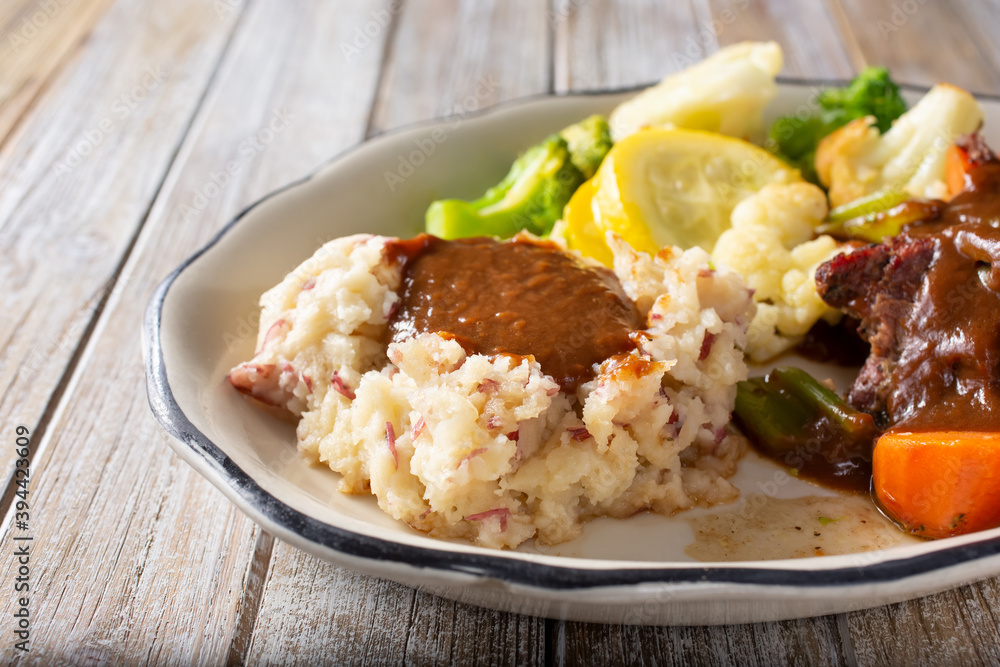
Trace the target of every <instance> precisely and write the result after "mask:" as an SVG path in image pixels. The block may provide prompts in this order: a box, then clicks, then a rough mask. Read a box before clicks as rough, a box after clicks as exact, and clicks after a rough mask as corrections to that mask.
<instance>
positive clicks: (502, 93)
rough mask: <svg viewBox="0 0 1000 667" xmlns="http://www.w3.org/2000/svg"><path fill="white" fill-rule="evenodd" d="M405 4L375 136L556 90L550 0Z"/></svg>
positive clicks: (373, 128) (424, 0)
mask: <svg viewBox="0 0 1000 667" xmlns="http://www.w3.org/2000/svg"><path fill="white" fill-rule="evenodd" d="M401 7H402V12H401V14H400V17H399V19H400V22H399V28H398V29H397V30H398V32H397V34H396V35H395V39H394V40H393V43H392V45H391V47H390V48H391V54H390V55H391V57H390V58H389V60H388V62H387V64H386V70H385V73H384V76H383V80H382V86H381V88H380V90H379V104H378V107H377V108H376V110H375V112H374V114H373V116H372V126H371V131H372V132H373V133H375V132H381V131H383V130H386V129H389V128H392V127H398V126H400V125H405V124H407V123H414V122H417V121H420V120H426V119H428V118H436V117H440V116H447V115H451V114H461V113H468V112H471V111H475V110H476V109H482V108H485V107H488V106H491V105H493V104H495V103H496V102H498V101H501V100H510V99H517V98H518V97H524V96H526V95H533V94H536V93H540V92H544V91H547V90H549V87H550V84H549V76H550V67H549V31H548V24H547V22H546V21H547V19H546V11H545V10H546V7H545V4H544V3H543V2H538V1H537V0H508V1H507V2H496V1H493V0H491V1H489V2H482V1H481V0H421V1H420V2H419V3H416V2H413V3H405V4H402V5H401Z"/></svg>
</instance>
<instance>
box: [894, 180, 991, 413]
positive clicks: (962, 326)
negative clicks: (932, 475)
mask: <svg viewBox="0 0 1000 667" xmlns="http://www.w3.org/2000/svg"><path fill="white" fill-rule="evenodd" d="M966 188H967V189H966V190H965V191H963V192H961V193H959V194H958V195H956V196H955V197H954V198H953V199H952V200H951V201H950V202H948V204H947V205H946V206H945V207H944V209H943V211H942V214H941V217H940V218H937V219H936V220H933V221H930V222H928V223H924V224H918V225H912V226H910V227H908V228H907V229H906V231H905V233H906V234H908V235H910V236H912V237H929V238H933V239H934V241H935V244H936V249H935V254H934V260H933V261H932V263H931V265H930V267H929V268H928V271H927V274H926V277H925V279H924V285H923V288H922V289H921V292H920V294H919V295H918V297H917V300H916V302H915V303H914V307H913V311H912V315H911V316H910V317H909V318H908V319H907V321H906V324H905V328H906V331H905V332H904V334H903V335H905V336H907V337H908V339H909V340H910V341H912V342H911V343H909V344H908V345H907V346H906V349H905V351H904V353H903V354H902V356H901V357H900V359H899V362H898V365H897V366H896V368H895V370H894V372H893V381H894V382H895V384H896V387H897V390H896V391H895V392H893V393H892V397H891V400H890V402H889V405H888V409H889V414H890V417H891V420H892V423H893V424H894V426H895V427H896V428H899V427H905V428H906V429H909V430H923V431H928V430H983V431H1000V162H996V161H992V162H986V163H983V164H981V165H979V166H978V167H977V168H975V169H974V170H972V172H971V173H970V174H968V175H967V176H966Z"/></svg>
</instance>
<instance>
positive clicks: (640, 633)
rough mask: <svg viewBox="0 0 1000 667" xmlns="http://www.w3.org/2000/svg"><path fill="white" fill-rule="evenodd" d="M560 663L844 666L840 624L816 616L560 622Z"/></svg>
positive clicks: (556, 641)
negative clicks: (687, 622)
mask: <svg viewBox="0 0 1000 667" xmlns="http://www.w3.org/2000/svg"><path fill="white" fill-rule="evenodd" d="M550 641H551V642H552V644H553V655H554V657H555V662H556V664H565V665H611V664H630V665H639V664H642V665H761V666H762V667H769V666H770V665H789V664H797V665H804V664H809V665H840V664H844V663H845V662H846V658H845V655H844V653H843V652H842V649H841V643H840V637H839V635H838V630H837V626H836V624H833V623H817V622H816V621H814V620H811V619H806V620H802V621H784V622H781V623H759V624H756V625H733V626H722V627H675V628H648V627H642V626H614V625H587V624H582V623H563V622H556V623H555V629H554V632H553V636H552V638H551V640H550Z"/></svg>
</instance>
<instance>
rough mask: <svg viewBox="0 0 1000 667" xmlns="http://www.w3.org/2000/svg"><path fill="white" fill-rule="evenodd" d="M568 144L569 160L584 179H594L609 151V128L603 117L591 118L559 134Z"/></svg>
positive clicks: (610, 142)
mask: <svg viewBox="0 0 1000 667" xmlns="http://www.w3.org/2000/svg"><path fill="white" fill-rule="evenodd" d="M559 134H561V135H562V138H563V139H565V140H566V143H567V144H569V159H570V160H572V162H573V166H574V167H576V168H577V169H579V170H580V173H581V174H583V177H584V178H585V179H588V180H589V179H591V178H593V177H594V173H595V172H596V171H597V168H598V167H600V166H601V162H602V161H603V160H604V156H605V155H607V154H608V151H609V150H611V145H612V141H611V128H609V127H608V120H607V119H606V118H605V117H604V116H597V115H595V116H591V117H590V118H586V119H584V120H582V121H580V122H579V123H576V124H575V125H570V126H569V127H567V128H566V129H565V130H563V131H562V132H560V133H559Z"/></svg>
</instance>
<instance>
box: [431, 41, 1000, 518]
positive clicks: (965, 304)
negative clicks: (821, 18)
mask: <svg viewBox="0 0 1000 667" xmlns="http://www.w3.org/2000/svg"><path fill="white" fill-rule="evenodd" d="M781 66H782V55H781V50H780V48H779V47H778V46H777V44H774V43H743V44H737V45H734V46H731V47H728V48H725V49H723V50H721V51H719V52H718V53H716V54H715V55H714V56H712V57H710V58H708V59H706V60H705V61H703V62H701V63H699V64H697V65H695V66H693V67H691V68H689V69H687V70H685V71H682V72H679V73H677V74H673V75H671V76H668V77H667V78H665V79H664V80H663V81H661V82H660V83H659V84H657V85H655V86H653V87H651V88H649V89H647V90H645V91H644V92H642V93H640V94H638V95H637V96H635V97H634V98H632V99H630V100H628V101H626V102H625V103H623V104H621V105H620V106H618V107H617V108H615V109H614V110H613V111H612V112H611V113H610V115H609V116H608V117H607V118H605V117H602V116H592V117H590V118H587V119H584V120H582V121H580V122H579V123H577V124H574V125H571V126H570V127H567V128H564V129H563V130H561V131H559V132H558V133H556V134H553V135H552V136H550V137H548V138H546V139H544V140H543V141H542V142H541V143H539V144H537V145H535V146H532V147H530V148H528V149H527V150H525V151H524V152H523V153H522V154H521V156H520V157H519V158H518V159H517V160H516V161H515V162H514V164H513V166H512V167H511V169H510V172H509V173H508V174H507V176H506V177H505V178H504V179H503V180H502V181H501V182H500V183H498V184H497V185H496V186H494V187H492V188H489V189H488V190H487V191H486V192H485V193H484V194H483V196H482V197H480V198H479V199H477V200H475V201H472V202H467V201H459V200H444V201H436V202H434V203H433V204H431V206H430V207H429V209H428V210H427V215H426V230H427V232H429V233H430V234H433V235H435V236H438V237H442V238H445V239H455V238H461V237H474V236H495V237H501V238H508V237H511V236H513V235H515V234H517V233H518V232H521V231H527V232H530V233H532V234H534V235H537V236H542V237H548V238H550V239H551V240H553V241H555V242H556V243H558V244H559V245H562V246H564V247H566V248H568V249H570V250H574V251H577V252H578V253H580V255H582V256H583V257H584V258H589V260H591V261H593V262H595V263H602V264H605V265H607V266H612V264H613V262H614V261H616V260H615V257H617V255H616V254H613V253H612V250H611V248H612V247H615V244H618V243H620V242H621V240H624V241H625V242H627V243H628V244H629V245H631V246H632V248H633V249H634V250H636V251H640V252H643V253H648V254H649V255H654V256H655V255H657V254H658V253H659V254H661V255H662V254H663V253H666V254H667V255H668V256H669V255H670V253H673V252H676V251H675V250H673V248H674V247H679V248H681V249H688V248H693V247H696V246H697V247H700V248H702V249H704V250H705V251H707V252H708V253H710V255H711V261H712V264H713V266H714V267H716V268H720V269H721V268H726V269H730V270H734V271H736V272H737V273H739V274H740V275H742V277H743V279H744V280H745V282H746V283H747V284H748V285H749V287H750V288H751V289H752V290H753V299H754V300H755V301H756V304H757V308H756V313H755V315H754V316H753V320H752V322H750V324H749V330H748V335H747V344H746V347H745V349H744V350H743V351H744V353H745V355H746V356H747V357H748V359H749V360H750V361H752V362H757V363H763V362H773V360H775V359H776V358H777V357H779V356H780V355H782V354H783V353H787V352H789V351H792V350H797V351H798V352H800V353H801V354H803V355H806V356H813V357H814V358H815V357H819V360H820V361H831V362H833V361H838V362H839V363H852V362H851V361H850V357H851V354H849V353H851V352H853V353H854V355H853V356H854V361H853V363H854V364H855V365H860V366H861V368H860V370H859V372H858V376H857V379H856V381H855V383H854V385H853V386H852V387H851V388H850V390H849V392H848V393H847V395H846V397H841V396H839V395H837V394H836V393H835V392H834V391H832V390H831V389H830V388H829V387H827V386H826V385H825V383H823V382H820V381H817V379H814V378H812V377H810V376H809V375H808V374H806V373H805V372H804V371H801V370H799V369H797V368H791V367H788V368H779V369H778V370H775V371H773V372H772V373H770V374H768V375H766V376H762V377H757V378H751V379H750V380H747V381H744V382H741V383H740V384H739V388H738V393H737V399H736V404H735V411H734V422H735V423H736V425H738V426H739V428H740V429H741V430H742V431H743V433H744V434H745V435H746V436H747V437H748V438H749V439H750V441H751V442H752V443H754V445H755V446H756V447H757V449H758V450H759V451H761V452H762V453H764V454H765V455H768V456H771V457H772V458H775V459H776V460H778V461H779V462H780V463H782V464H784V465H785V466H786V467H788V468H790V469H791V472H792V473H793V474H795V475H798V476H800V477H804V478H807V479H811V480H813V481H817V482H820V483H826V484H828V485H832V486H835V487H838V488H841V489H846V490H854V491H859V492H865V493H867V492H868V491H869V489H871V491H872V493H873V497H874V499H875V500H876V502H878V503H879V505H880V507H881V508H882V509H883V511H884V512H886V513H887V515H888V516H890V518H892V519H894V520H895V521H896V522H897V523H898V525H900V527H901V528H903V529H905V530H907V531H909V532H911V533H914V534H917V535H921V536H924V537H930V538H936V537H946V536H949V535H956V534H961V533H965V532H969V531H973V530H982V529H986V528H992V527H996V526H998V525H1000V490H998V488H1000V487H997V486H996V484H995V480H996V477H997V475H998V474H1000V264H998V263H997V262H998V261H1000V161H998V159H997V157H996V156H995V154H994V153H993V152H992V151H991V149H990V148H989V147H988V146H987V145H986V143H985V142H984V141H983V139H982V137H981V136H980V135H979V134H978V132H979V130H980V129H981V126H982V123H983V112H982V110H981V108H980V107H979V104H978V103H977V102H976V100H975V99H974V98H973V96H972V95H970V94H969V93H967V92H966V91H964V90H961V89H959V88H957V87H955V86H951V85H948V84H939V85H937V86H934V87H933V88H932V89H931V90H930V91H928V92H927V93H926V94H925V95H924V96H923V97H922V98H921V99H920V100H919V101H917V102H916V104H914V105H913V106H912V108H908V107H907V103H906V101H905V100H904V99H903V97H902V96H901V94H900V91H899V89H898V87H897V86H896V85H895V84H894V83H893V81H892V80H891V78H890V76H889V73H888V72H887V71H886V70H885V69H884V68H878V67H870V68H867V69H865V70H864V71H862V72H861V73H860V74H859V75H858V76H857V78H855V79H854V80H853V81H852V82H850V83H849V84H848V85H846V86H844V87H841V88H829V89H826V90H823V91H822V92H820V93H819V94H818V95H817V96H816V98H815V99H814V100H812V101H811V102H813V103H811V104H810V105H808V106H807V107H803V108H801V109H800V110H799V112H798V113H796V114H794V115H789V116H785V117H779V118H777V119H775V120H773V121H770V122H769V123H765V118H766V117H767V109H768V106H769V104H770V103H771V102H772V100H774V98H775V97H776V96H777V93H778V88H777V84H776V83H775V76H776V75H777V74H778V72H779V70H780V69H781ZM858 351H860V355H858ZM845 358H847V361H845V360H844V359H845ZM772 365H773V363H772ZM873 464H874V465H873Z"/></svg>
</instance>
